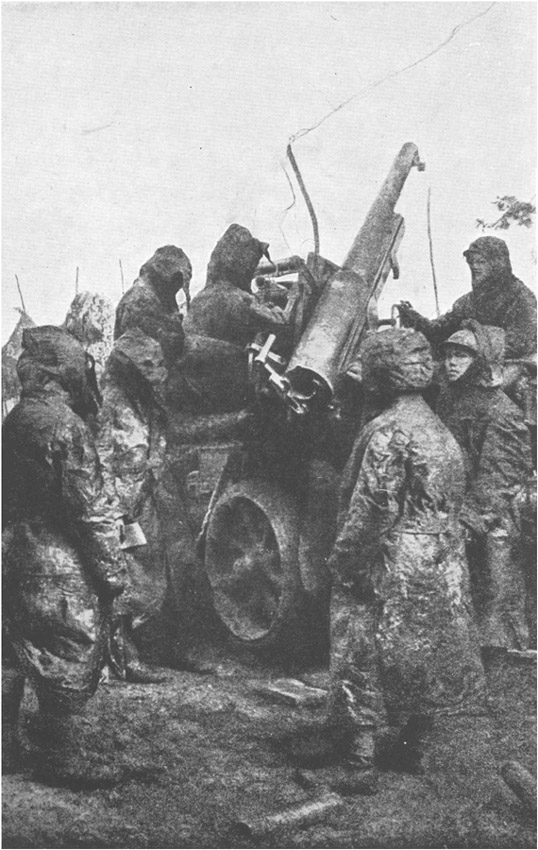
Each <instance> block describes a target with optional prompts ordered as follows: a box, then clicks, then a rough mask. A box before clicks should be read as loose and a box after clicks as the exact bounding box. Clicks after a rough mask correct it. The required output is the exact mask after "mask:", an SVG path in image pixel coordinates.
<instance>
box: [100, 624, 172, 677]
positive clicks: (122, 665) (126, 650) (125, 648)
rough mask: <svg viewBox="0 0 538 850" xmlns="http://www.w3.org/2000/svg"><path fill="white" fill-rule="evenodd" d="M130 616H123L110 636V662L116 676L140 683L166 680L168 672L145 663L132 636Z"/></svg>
mask: <svg viewBox="0 0 538 850" xmlns="http://www.w3.org/2000/svg"><path fill="white" fill-rule="evenodd" d="M130 631H131V629H130V624H129V622H128V618H126V617H122V618H120V619H119V620H118V622H117V623H116V624H115V628H114V629H113V631H112V633H111V634H110V637H109V646H108V662H109V666H110V669H111V671H112V673H113V674H114V676H115V677H116V678H118V679H123V680H125V681H127V682H135V683H137V684H140V685H150V684H157V683H159V682H164V681H166V678H167V676H166V674H165V673H163V672H162V671H159V670H154V669H153V668H152V667H149V666H148V665H147V664H144V663H143V662H142V661H141V660H140V658H139V656H138V650H137V648H136V646H135V644H134V642H133V640H132V638H131V636H130Z"/></svg>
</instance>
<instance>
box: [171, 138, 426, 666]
mask: <svg viewBox="0 0 538 850" xmlns="http://www.w3.org/2000/svg"><path fill="white" fill-rule="evenodd" d="M414 166H416V167H417V168H418V169H419V170H422V169H423V168H424V166H423V164H422V163H421V162H420V159H419V154H418V150H417V147H416V146H415V145H414V144H412V143H407V144H405V145H404V146H403V147H402V148H401V150H400V152H399V153H398V155H397V156H396V158H395V160H394V162H393V164H392V167H391V169H390V171H389V173H388V175H387V177H386V179H385V181H384V183H383V185H382V187H381V189H380V191H379V193H378V195H377V197H376V199H375V201H374V203H373V204H372V206H371V208H370V210H369V212H368V214H367V216H366V219H365V221H364V223H363V225H362V227H361V228H360V230H359V232H358V234H357V236H356V238H355V240H354V242H353V245H352V246H351V249H350V251H349V253H348V255H347V257H346V258H345V260H344V262H343V264H342V266H337V265H335V264H334V263H332V262H330V261H328V260H325V259H323V258H322V257H321V256H319V255H317V254H310V255H309V256H308V258H307V260H306V262H304V261H303V260H301V259H300V258H298V257H293V258H290V259H288V260H285V261H282V262H280V263H274V264H272V265H268V264H265V265H263V266H259V267H258V269H257V271H256V278H255V280H256V284H257V286H258V289H259V293H260V297H262V298H263V297H267V299H268V300H269V299H270V300H275V298H278V299H280V301H281V302H282V303H283V304H285V310H286V313H287V315H288V318H289V326H288V328H287V329H286V330H285V332H284V333H282V334H281V335H279V336H278V337H275V335H272V334H269V335H266V336H265V337H264V336H262V337H261V338H260V337H259V338H258V339H257V340H256V341H255V342H253V344H252V345H251V346H250V347H249V355H248V356H249V380H250V396H251V401H250V404H249V408H248V411H243V412H241V414H238V415H236V414H231V415H230V416H229V417H228V418H229V419H230V421H232V420H233V421H234V423H235V433H233V434H232V436H234V437H235V439H231V440H230V439H229V437H230V434H231V433H232V432H233V431H234V429H233V428H232V431H230V430H227V429H226V426H224V428H223V431H222V433H223V434H224V440H223V441H222V442H221V443H220V444H219V445H216V444H214V445H213V446H206V448H205V449H201V450H200V452H199V455H198V456H199V460H200V463H199V466H198V468H197V469H195V470H193V471H191V472H190V473H189V476H190V477H189V476H187V490H190V492H191V494H192V495H193V496H198V497H199V504H202V503H203V499H204V497H205V499H206V502H205V506H207V498H208V497H209V489H210V487H209V486H208V485H209V484H211V485H212V484H213V483H215V487H214V489H213V490H212V492H211V495H210V498H209V505H208V507H207V510H206V511H205V515H204V517H203V521H202V524H201V531H200V535H199V552H200V555H201V556H202V558H203V564H204V569H205V573H206V576H207V580H208V584H209V586H210V589H211V596H212V604H213V608H214V610H215V612H216V614H217V616H218V618H219V620H220V621H221V623H222V624H223V625H224V627H225V629H226V631H227V632H228V634H229V636H230V638H231V640H232V641H234V642H235V643H238V644H241V645H243V646H248V647H251V648H253V649H260V650H261V649H272V648H276V647H277V646H279V645H286V643H288V644H289V643H290V642H292V641H294V640H295V636H296V630H297V627H298V625H299V624H301V625H302V626H303V627H304V626H305V624H309V627H310V638H309V639H310V640H311V639H312V638H314V639H315V638H316V635H318V636H319V638H320V639H321V641H323V633H326V614H327V610H328V599H329V593H328V590H329V577H328V574H327V569H326V559H327V556H328V554H329V552H330V549H331V546H332V543H333V541H334V534H335V523H336V509H337V493H338V482H339V473H340V471H341V469H342V468H343V465H344V464H345V461H346V459H347V456H348V454H349V451H350V449H351V447H352V442H353V437H354V433H355V430H356V428H357V424H358V418H359V411H357V410H356V409H355V410H354V412H353V416H352V418H351V420H350V419H349V418H347V419H346V416H345V411H344V412H343V411H342V404H341V400H340V398H339V387H340V385H341V382H342V376H343V375H344V374H345V372H346V370H347V369H348V368H349V366H350V364H352V362H353V361H354V359H355V358H356V355H357V351H358V348H359V347H360V345H361V342H362V340H363V338H364V335H365V333H366V332H367V331H369V330H377V329H378V328H379V327H380V325H383V324H394V323H395V319H394V318H392V319H389V320H380V319H379V318H378V314H377V302H378V299H379V296H380V294H381V291H382V289H383V286H384V284H385V281H386V280H387V277H388V275H389V274H390V272H391V271H392V273H393V275H394V277H398V275H399V269H398V264H397V259H396V252H397V248H398V246H399V244H400V242H401V240H402V237H403V234H404V220H403V218H402V216H401V215H399V214H398V213H396V212H395V205H396V203H397V201H398V198H399V196H400V194H401V191H402V189H403V186H404V183H405V181H406V179H407V177H408V175H409V173H410V171H411V169H412V168H413V167H414ZM234 416H235V419H234ZM223 419H226V417H224V418H223ZM226 437H227V438H228V439H226ZM204 452H205V454H204ZM204 469H205V472H204ZM207 470H209V474H208V472H207ZM200 500H201V501H200ZM199 519H201V516H200V517H199Z"/></svg>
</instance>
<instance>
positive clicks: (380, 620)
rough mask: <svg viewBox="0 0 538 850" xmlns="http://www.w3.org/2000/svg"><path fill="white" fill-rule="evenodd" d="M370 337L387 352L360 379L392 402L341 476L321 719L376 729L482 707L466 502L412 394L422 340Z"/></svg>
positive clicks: (450, 458)
mask: <svg viewBox="0 0 538 850" xmlns="http://www.w3.org/2000/svg"><path fill="white" fill-rule="evenodd" d="M391 334H393V336H392V337H391V336H390V335H391ZM402 335H403V336H402ZM406 335H409V336H406ZM379 336H380V337H385V339H384V340H383V341H382V342H379V345H380V346H386V348H387V350H386V351H385V352H381V354H380V352H379V350H378V349H375V348H374V351H373V354H374V360H377V367H376V370H374V369H373V368H372V365H371V364H370V363H369V362H368V356H365V358H364V360H363V362H364V367H365V383H366V385H367V386H368V385H369V384H370V385H374V384H375V381H373V382H372V380H371V378H372V377H375V378H376V380H380V384H379V385H378V386H379V387H380V388H381V387H384V388H385V389H387V388H388V390H389V393H390V394H391V395H392V401H391V402H390V404H389V406H388V407H387V408H386V409H385V410H384V411H383V412H382V413H381V414H380V415H378V416H377V417H376V418H375V419H373V420H372V421H371V422H370V423H369V424H368V425H367V426H366V427H365V428H364V429H363V431H362V433H361V434H360V435H359V437H358V439H357V442H356V444H355V447H354V449H353V452H352V455H351V457H350V459H349V462H348V464H347V466H346V469H345V471H344V476H343V482H342V489H341V498H340V510H339V523H338V524H339V531H338V534H337V539H336V543H335V546H334V549H333V552H332V555H331V557H330V559H329V568H330V570H331V573H332V575H333V580H334V586H333V595H332V603H331V671H332V688H331V695H330V710H329V714H330V715H331V716H332V717H333V719H337V720H338V722H339V723H340V724H342V723H343V724H348V725H351V726H378V725H380V724H383V723H384V722H386V719H387V716H388V719H389V721H390V722H391V723H400V722H405V720H407V719H408V718H409V717H410V716H411V715H414V714H418V715H427V716H436V715H449V714H452V715H459V714H469V713H480V712H483V711H484V694H485V680H484V674H483V669H482V664H481V660H480V656H479V650H478V640H477V634H476V630H475V626H474V623H473V615H472V604H471V598H470V588H469V576H468V569H467V563H466V559H465V550H464V544H463V537H462V532H461V529H460V527H459V524H458V521H457V514H458V510H459V508H460V506H461V503H462V499H463V494H464V471H463V462H462V457H461V452H460V450H459V447H458V445H457V443H456V441H455V440H454V439H453V437H452V436H451V435H450V433H449V431H448V430H447V429H446V428H445V427H444V426H443V425H442V423H441V422H440V421H439V419H438V418H437V417H436V416H435V414H434V413H433V412H432V411H431V409H430V408H429V407H428V405H427V404H426V403H425V402H424V400H423V399H422V398H421V396H420V395H419V394H418V392H414V393H411V390H412V389H418V387H419V386H420V385H422V386H424V385H425V384H426V383H428V375H429V376H431V357H430V359H429V364H428V362H427V357H429V354H428V355H427V356H426V355H425V354H424V350H422V351H421V350H420V348H417V350H416V352H414V351H413V349H412V346H413V344H415V343H414V340H418V343H419V344H420V340H422V342H423V343H425V340H424V338H423V337H422V335H421V334H417V333H416V332H414V331H394V332H391V331H386V332H383V333H381V334H379ZM402 338H403V340H404V342H403V343H402V342H401V341H402ZM376 344H377V343H376V341H374V343H373V345H374V347H375V345H376ZM391 345H392V350H391ZM426 345H427V344H426ZM428 350H429V349H428ZM370 353H372V352H370ZM387 361H388V365H389V368H387ZM383 363H384V364H385V365H384V366H383ZM383 371H384V372H385V376H384V377H385V380H381V379H382V374H381V373H382V372H383ZM405 384H406V385H407V386H406V389H407V393H404V392H402V387H403V386H404V385H405ZM395 387H398V390H396V389H395Z"/></svg>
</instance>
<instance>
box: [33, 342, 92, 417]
mask: <svg viewBox="0 0 538 850" xmlns="http://www.w3.org/2000/svg"><path fill="white" fill-rule="evenodd" d="M17 375H18V377H19V380H20V382H21V385H22V393H23V395H24V396H26V397H29V396H32V395H39V394H40V393H41V392H42V391H43V390H44V388H45V386H46V385H47V384H49V383H51V382H53V383H57V384H58V385H59V386H60V387H61V388H62V389H63V390H64V391H65V392H66V393H67V394H68V404H69V406H70V407H71V408H72V410H74V411H75V413H77V414H78V415H79V416H81V417H82V419H86V418H87V416H88V415H89V414H94V413H96V412H97V408H98V404H99V402H100V400H101V399H100V395H99V391H98V389H97V382H96V379H95V370H94V365H93V358H92V357H91V356H90V355H87V354H86V352H85V351H84V349H83V348H82V345H81V344H80V343H79V342H78V340H76V339H75V337H74V336H72V334H70V333H69V332H68V331H66V330H65V329H63V328H57V327H55V326H53V325H43V326H41V327H37V328H26V330H24V331H23V335H22V354H21V356H20V357H19V360H18V363H17Z"/></svg>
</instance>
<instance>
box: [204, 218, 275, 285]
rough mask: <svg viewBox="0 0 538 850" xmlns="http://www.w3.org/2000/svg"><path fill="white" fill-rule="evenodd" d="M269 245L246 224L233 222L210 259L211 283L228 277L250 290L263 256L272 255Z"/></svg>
mask: <svg viewBox="0 0 538 850" xmlns="http://www.w3.org/2000/svg"><path fill="white" fill-rule="evenodd" d="M268 249H269V245H268V244H267V243H266V242H260V241H259V240H258V239H255V238H254V236H253V235H252V233H251V232H250V231H249V230H247V228H246V227H241V225H240V224H231V225H230V226H229V228H228V230H227V231H226V233H225V234H224V236H222V237H221V239H219V241H218V242H217V244H216V245H215V247H214V249H213V253H212V254H211V257H210V258H209V265H208V267H207V284H208V285H210V284H213V283H218V282H219V281H221V280H227V281H229V282H230V283H232V284H233V285H234V286H237V287H238V289H242V290H244V291H245V292H250V285H251V282H252V278H253V277H254V272H255V271H256V267H257V266H258V263H259V262H260V260H261V258H262V257H263V256H266V257H267V258H268V259H270V258H269V251H268Z"/></svg>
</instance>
